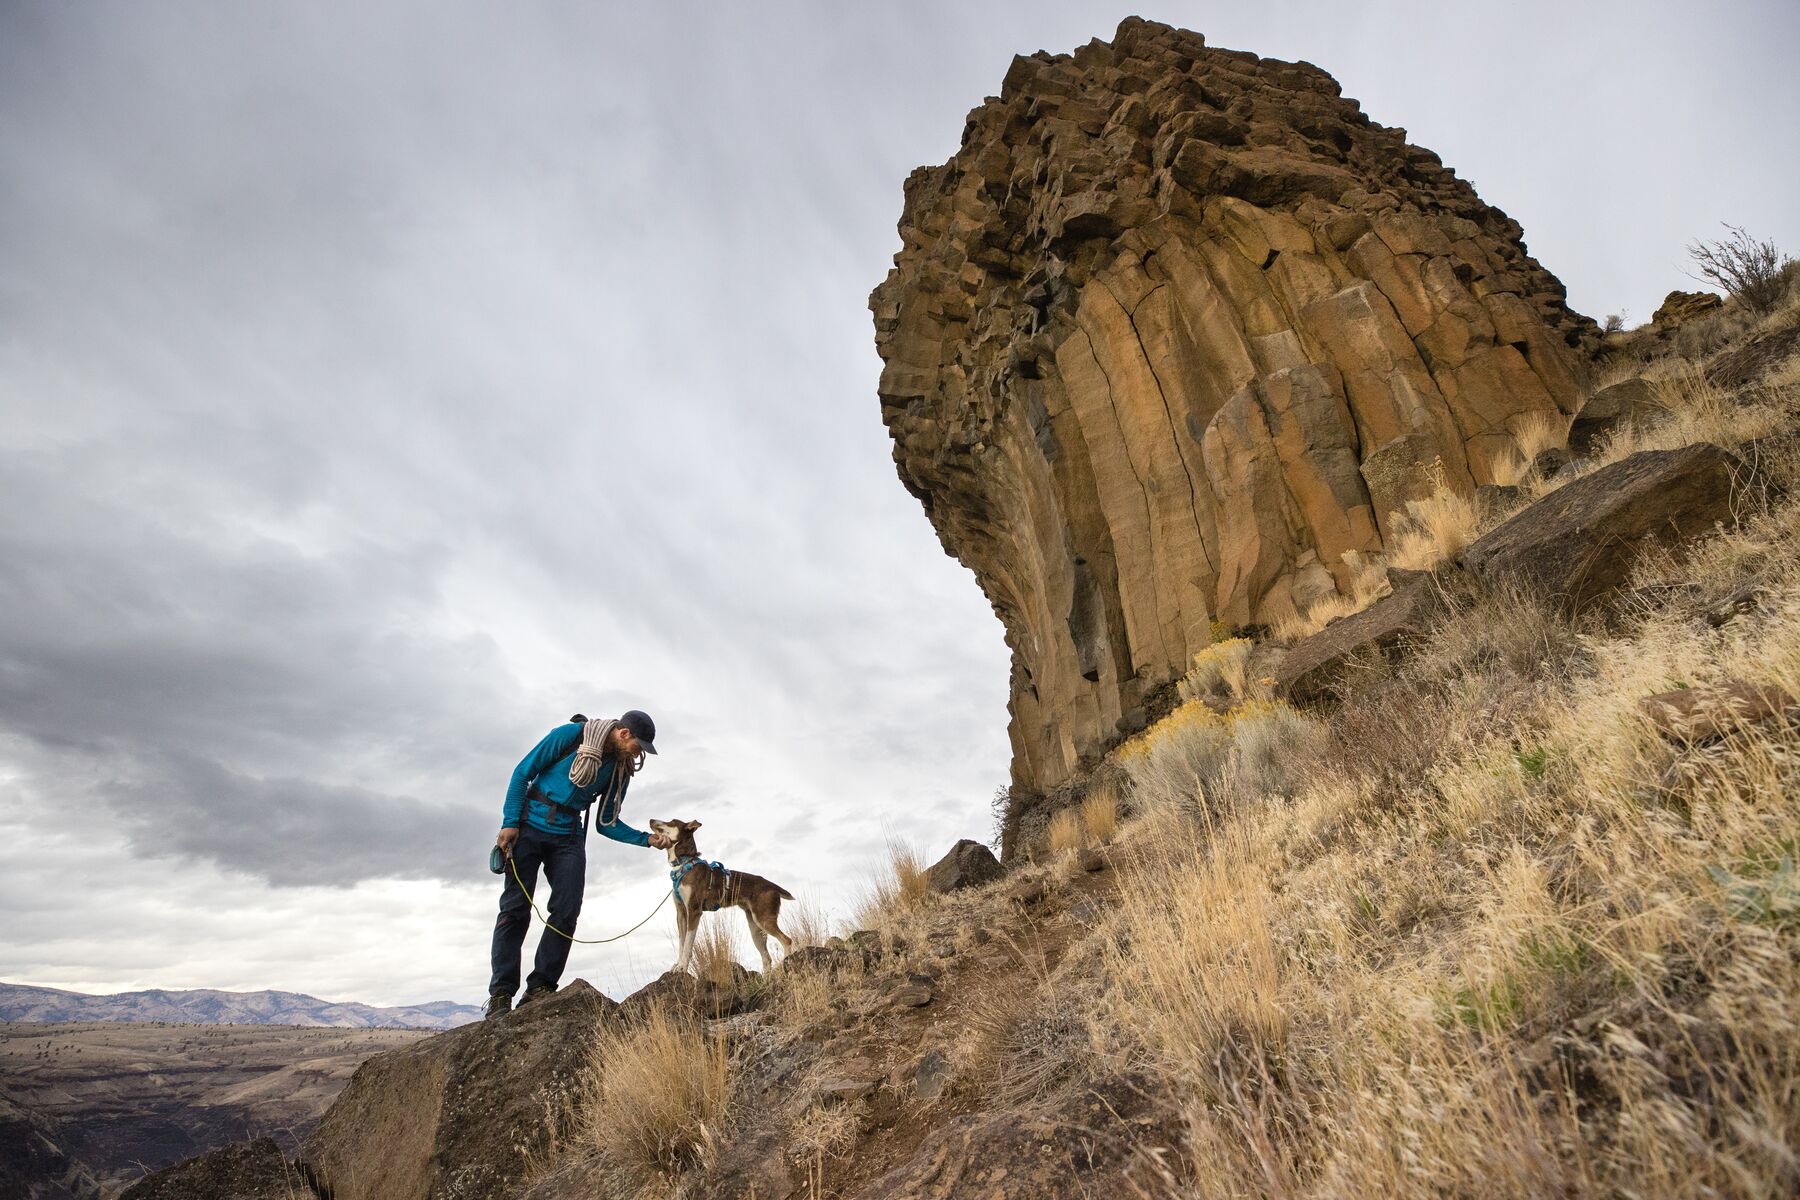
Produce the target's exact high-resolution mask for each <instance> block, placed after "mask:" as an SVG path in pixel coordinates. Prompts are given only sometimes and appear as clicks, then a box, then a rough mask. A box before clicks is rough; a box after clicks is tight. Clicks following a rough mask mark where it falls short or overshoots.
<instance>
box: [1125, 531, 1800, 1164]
mask: <svg viewBox="0 0 1800 1200" xmlns="http://www.w3.org/2000/svg"><path fill="white" fill-rule="evenodd" d="M1797 563H1800V511H1797V510H1796V509H1793V508H1788V509H1784V510H1779V511H1777V512H1776V513H1774V514H1772V515H1770V516H1767V517H1765V518H1759V519H1757V520H1755V521H1753V522H1752V523H1751V524H1750V525H1749V526H1748V527H1746V528H1744V529H1742V530H1740V531H1738V532H1735V533H1732V534H1728V535H1725V536H1721V537H1715V538H1713V539H1711V540H1710V541H1708V542H1707V543H1705V544H1704V545H1703V546H1701V547H1699V548H1698V551H1697V554H1696V556H1695V557H1694V558H1693V559H1691V560H1690V561H1688V562H1687V563H1686V564H1685V565H1682V564H1677V563H1675V562H1674V560H1672V559H1667V560H1661V561H1658V562H1652V563H1650V564H1649V565H1648V566H1647V567H1646V571H1649V572H1652V573H1654V571H1656V570H1664V571H1667V572H1670V573H1675V572H1680V573H1681V577H1683V578H1689V579H1699V580H1704V581H1707V586H1709V587H1713V588H1716V589H1719V590H1725V589H1728V588H1729V587H1730V586H1732V581H1733V580H1734V579H1738V578H1742V577H1744V576H1745V575H1747V574H1748V575H1751V576H1753V577H1755V578H1756V579H1757V581H1758V584H1759V586H1760V587H1762V588H1763V589H1764V595H1765V599H1764V601H1763V604H1762V607H1761V608H1760V609H1759V610H1758V613H1757V614H1756V616H1755V617H1754V618H1751V619H1741V620H1739V621H1734V622H1732V623H1730V624H1728V625H1726V626H1724V627H1723V628H1722V629H1720V630H1718V631H1714V630H1712V629H1710V628H1709V627H1708V626H1707V625H1706V624H1705V623H1704V622H1700V621H1698V620H1696V619H1695V615H1694V612H1693V611H1691V610H1690V611H1683V610H1680V609H1679V608H1677V609H1673V610H1669V611H1663V612H1654V613H1650V614H1647V615H1645V616H1643V617H1642V618H1641V619H1640V620H1639V622H1638V623H1637V624H1636V625H1634V626H1632V627H1630V628H1628V629H1626V630H1624V631H1622V632H1621V631H1617V630H1614V631H1608V630H1606V629H1604V628H1601V627H1597V626H1596V627H1584V628H1580V629H1572V628H1567V627H1565V628H1564V629H1562V630H1556V629H1551V628H1549V627H1548V624H1547V623H1549V622H1553V621H1556V620H1559V619H1560V618H1557V617H1556V616H1555V615H1554V614H1553V613H1552V612H1550V610H1544V611H1542V612H1531V613H1527V614H1526V619H1523V620H1519V621H1514V620H1513V616H1514V613H1513V610H1514V609H1515V608H1516V607H1517V606H1518V604H1519V601H1518V600H1517V599H1516V598H1511V597H1504V596H1501V597H1490V598H1488V600H1487V601H1485V604H1486V605H1487V606H1488V608H1487V610H1486V611H1481V610H1480V608H1479V606H1478V607H1477V609H1474V610H1471V611H1469V612H1467V613H1465V614H1462V615H1461V616H1459V617H1458V618H1457V619H1455V620H1454V621H1453V622H1452V625H1451V627H1449V628H1447V630H1446V633H1445V635H1444V638H1445V645H1443V646H1442V647H1440V648H1437V649H1436V650H1433V649H1432V648H1429V647H1428V648H1427V649H1426V651H1425V652H1423V653H1421V654H1419V655H1417V656H1416V657H1415V658H1414V659H1412V660H1409V663H1408V665H1407V666H1406V668H1405V669H1404V670H1403V671H1402V673H1401V675H1400V676H1398V677H1397V678H1396V679H1395V680H1394V681H1393V683H1392V685H1391V686H1389V687H1388V688H1386V689H1384V690H1382V691H1381V692H1380V693H1379V694H1377V695H1375V696H1372V697H1370V698H1369V699H1368V700H1367V701H1366V704H1367V705H1368V707H1369V711H1368V713H1366V714H1364V713H1362V712H1359V711H1358V710H1357V705H1358V701H1356V700H1352V701H1351V702H1349V705H1348V706H1347V707H1346V709H1345V710H1344V711H1343V712H1341V713H1339V714H1338V715H1337V716H1335V717H1334V718H1333V719H1332V723H1333V724H1334V725H1336V724H1343V725H1344V726H1345V727H1346V728H1367V729H1370V730H1379V729H1381V728H1383V726H1384V718H1385V723H1386V724H1388V725H1391V724H1392V723H1393V720H1394V716H1395V714H1393V711H1392V707H1391V706H1392V705H1393V704H1395V703H1396V702H1397V701H1399V702H1403V703H1405V704H1407V705H1412V706H1416V707H1419V708H1420V711H1421V712H1425V713H1430V714H1432V715H1431V716H1429V718H1428V719H1427V720H1426V721H1425V723H1424V726H1423V728H1424V729H1425V730H1426V731H1427V733H1426V734H1425V735H1423V736H1421V737H1420V738H1419V739H1418V744H1417V746H1416V748H1415V749H1406V748H1405V747H1404V746H1402V745H1401V744H1398V743H1396V744H1394V745H1392V746H1383V745H1380V744H1374V745H1370V744H1368V742H1369V738H1368V737H1366V736H1364V735H1357V738H1356V741H1357V749H1358V751H1359V752H1361V753H1364V754H1366V755H1367V756H1368V757H1369V758H1370V759H1371V760H1373V759H1377V758H1381V757H1383V756H1385V755H1389V754H1391V753H1399V752H1401V751H1403V750H1404V752H1405V753H1407V754H1411V755H1412V756H1413V757H1411V758H1410V759H1409V760H1408V761H1409V764H1410V765H1409V766H1408V767H1407V768H1406V769H1405V770H1404V771H1400V772H1388V771H1379V770H1366V771H1365V770H1357V771H1346V770H1344V769H1343V762H1344V760H1343V758H1342V754H1343V750H1342V748H1341V743H1340V742H1339V740H1338V739H1337V738H1336V737H1335V735H1331V736H1327V731H1325V730H1324V729H1323V728H1322V727H1320V728H1314V729H1312V730H1310V731H1309V730H1308V729H1307V728H1306V725H1307V724H1308V723H1309V719H1308V718H1306V717H1304V716H1303V715H1301V714H1290V715H1284V716H1282V717H1280V718H1276V719H1271V718H1270V715H1269V714H1264V715H1263V716H1262V718H1261V719H1259V720H1248V721H1247V720H1238V721H1229V722H1228V721H1225V720H1223V719H1219V720H1212V721H1208V720H1196V719H1194V718H1191V717H1190V718H1188V719H1187V720H1185V721H1184V722H1181V723H1178V724H1177V725H1175V726H1173V727H1171V728H1169V729H1167V730H1163V731H1162V732H1161V733H1160V734H1159V733H1158V730H1159V728H1160V727H1153V728H1152V729H1151V730H1150V731H1148V732H1147V734H1146V735H1145V737H1144V738H1143V739H1140V741H1141V742H1142V743H1143V744H1142V745H1140V746H1139V747H1138V748H1137V749H1136V750H1135V751H1134V754H1133V756H1132V757H1133V758H1134V759H1135V760H1136V761H1137V764H1138V769H1137V770H1135V771H1134V770H1132V766H1131V762H1130V761H1127V763H1126V766H1127V770H1128V772H1129V773H1130V774H1131V778H1132V780H1133V784H1134V788H1135V789H1136V792H1135V794H1134V798H1133V799H1134V806H1140V807H1141V806H1146V805H1147V806H1148V808H1149V811H1148V812H1147V813H1146V815H1145V816H1143V817H1140V818H1136V823H1135V824H1134V825H1133V826H1131V827H1130V828H1129V829H1128V830H1127V831H1126V833H1125V835H1124V839H1123V840H1124V842H1125V844H1128V845H1131V846H1133V847H1134V848H1135V851H1136V852H1135V854H1134V855H1133V856H1132V857H1131V858H1130V859H1129V860H1127V861H1126V862H1125V863H1124V864H1123V866H1122V869H1121V901H1120V905H1119V908H1118V910H1117V911H1116V912H1115V914H1114V918H1113V923H1112V924H1111V926H1109V927H1108V929H1107V930H1106V931H1105V932H1104V937H1105V939H1106V954H1107V970H1106V972H1105V973H1104V974H1105V977H1106V978H1107V979H1108V981H1109V987H1108V989H1107V992H1106V995H1105V997H1104V999H1103V1000H1102V1001H1101V1002H1100V1003H1099V1004H1098V1005H1097V1008H1096V1012H1095V1015H1094V1019H1093V1021H1092V1029H1091V1032H1092V1035H1093V1037H1094V1038H1095V1040H1096V1041H1103V1042H1108V1043H1109V1045H1110V1052H1111V1053H1112V1054H1113V1055H1115V1056H1117V1057H1118V1058H1120V1059H1121V1060H1122V1061H1123V1062H1126V1063H1133V1064H1136V1066H1137V1068H1138V1069H1143V1070H1148V1071H1150V1072H1151V1073H1152V1074H1154V1075H1155V1076H1156V1077H1158V1078H1160V1079H1162V1080H1165V1081H1167V1082H1168V1083H1170V1084H1171V1085H1172V1086H1174V1087H1175V1088H1176V1089H1177V1091H1178V1093H1179V1094H1180V1095H1182V1096H1183V1097H1185V1100H1184V1105H1185V1113H1186V1120H1187V1131H1188V1135H1189V1136H1188V1142H1187V1147H1186V1152H1185V1154H1184V1155H1183V1156H1181V1157H1179V1158H1178V1159H1173V1160H1169V1161H1168V1164H1167V1170H1166V1175H1165V1180H1164V1182H1165V1185H1166V1188H1167V1191H1168V1192H1169V1194H1171V1195H1199V1194H1204V1195H1209V1196H1211V1195H1220V1196H1244V1197H1251V1196H1254V1197H1319V1198H1324V1197H1332V1198H1336V1197H1346V1198H1352V1200H1354V1198H1359V1197H1370V1198H1374V1197H1380V1198H1382V1200H1393V1198H1397V1197H1428V1196H1429V1197H1436V1196H1468V1197H1485V1196H1538V1195H1557V1196H1584V1197H1585V1196H1596V1197H1598V1196H1619V1195H1628V1196H1630V1195H1635V1196H1722V1197H1752V1196H1771V1195H1791V1194H1795V1191H1796V1189H1800V1103H1797V1102H1796V1101H1797V1099H1800V950H1797V949H1796V948H1795V943H1794V941H1793V938H1794V934H1795V930H1794V929H1792V928H1790V927H1788V926H1787V925H1786V924H1784V923H1783V922H1784V920H1785V918H1782V917H1781V916H1780V915H1779V914H1780V913H1781V912H1782V911H1784V910H1783V909H1781V907H1780V905H1779V904H1778V903H1777V902H1776V900H1775V899H1774V897H1775V896H1776V895H1777V892H1778V889H1781V888H1786V887H1788V886H1789V885H1788V884H1787V883H1786V882H1785V880H1786V876H1784V875H1782V874H1781V871H1782V869H1783V868H1782V867H1781V865H1780V864H1781V862H1782V859H1783V858H1784V856H1787V855H1792V854H1793V852H1794V842H1795V834H1794V830H1795V829H1796V828H1800V727H1797V726H1796V724H1795V722H1794V721H1793V720H1792V719H1791V718H1790V719H1776V720H1773V721H1770V722H1767V723H1765V724H1763V725H1761V726H1758V727H1756V728H1754V729H1751V730H1748V731H1745V732H1742V733H1739V734H1737V735H1735V736H1734V737H1733V739H1731V740H1730V741H1729V742H1728V743H1726V744H1724V745H1719V746H1712V747H1698V748H1696V747H1683V746H1680V745H1676V744H1672V743H1670V742H1668V741H1667V740H1666V739H1664V738H1663V737H1661V736H1660V735H1658V734H1657V733H1656V732H1655V730H1653V729H1652V728H1651V727H1650V726H1649V724H1648V723H1647V722H1646V721H1645V720H1644V719H1643V718H1642V717H1641V716H1640V714H1639V711H1638V703H1637V702H1638V700H1639V699H1640V698H1641V697H1643V696H1645V695H1648V694H1651V693H1654V692H1658V691H1665V690H1668V689H1670V688H1674V687H1680V686H1691V685H1699V684H1703V683H1708V682H1717V681H1721V680H1724V679H1727V678H1745V679H1748V680H1750V681H1751V682H1753V683H1758V684H1764V685H1772V686H1777V687H1781V688H1785V689H1787V690H1788V692H1789V694H1790V695H1796V696H1800V566H1797V565H1796V564H1797ZM1694 603H1695V604H1700V603H1702V602H1701V601H1699V600H1696V601H1695V602H1694ZM1509 622H1510V623H1512V624H1516V625H1517V626H1518V628H1519V629H1520V630H1522V632H1518V633H1517V634H1516V635H1515V634H1512V633H1506V632H1504V631H1505V630H1506V628H1507V627H1508V625H1509ZM1484 629H1485V630H1487V631H1488V632H1486V633H1483V632H1482V630H1484ZM1515 643H1516V645H1515ZM1428 698H1429V699H1428ZM1178 711H1179V710H1178ZM1280 721H1286V722H1289V724H1288V725H1287V726H1286V727H1285V728H1284V727H1280V726H1279V725H1278V722H1280ZM1310 723H1311V724H1313V725H1314V726H1318V724H1319V723H1318V722H1310ZM1258 738H1260V739H1261V740H1262V741H1263V742H1264V743H1265V747H1264V750H1265V751H1267V750H1268V749H1269V748H1270V747H1273V748H1274V749H1275V753H1274V754H1273V755H1272V756H1267V757H1265V756H1264V755H1261V754H1259V753H1258V752H1256V751H1254V750H1253V749H1251V748H1247V747H1246V746H1245V745H1243V744H1241V743H1243V742H1245V741H1247V740H1252V739H1258ZM1159 759H1160V760H1161V761H1160V762H1158V761H1157V760H1159ZM1259 760H1260V761H1261V762H1262V765H1261V766H1260V767H1259V766H1257V765H1256V764H1257V763H1258V762H1259ZM1153 764H1154V766H1153ZM1782 894H1785V893H1782Z"/></svg>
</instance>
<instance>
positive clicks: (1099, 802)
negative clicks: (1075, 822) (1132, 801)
mask: <svg viewBox="0 0 1800 1200" xmlns="http://www.w3.org/2000/svg"><path fill="white" fill-rule="evenodd" d="M1081 824H1082V828H1083V829H1085V830H1086V831H1087V841H1088V845H1090V846H1104V845H1106V843H1108V842H1110V841H1112V840H1113V837H1114V836H1115V835H1116V834H1117V833H1118V829H1119V789H1118V788H1117V787H1116V786H1114V785H1113V784H1111V783H1103V784H1097V785H1096V786H1094V787H1092V788H1089V789H1088V793H1087V795H1086V796H1083V797H1082V799H1081Z"/></svg>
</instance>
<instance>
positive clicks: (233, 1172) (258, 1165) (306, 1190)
mask: <svg viewBox="0 0 1800 1200" xmlns="http://www.w3.org/2000/svg"><path fill="white" fill-rule="evenodd" d="M70 1194H71V1195H73V1194H75V1193H70ZM312 1195H314V1192H313V1190H312V1188H311V1187H310V1186H308V1184H307V1182H306V1179H305V1177H304V1176H303V1175H302V1174H301V1172H300V1170H299V1168H297V1167H296V1166H295V1165H294V1164H292V1163H290V1162H288V1161H287V1159H286V1158H285V1157H284V1156H283V1155H282V1153H281V1147H280V1146H278V1145H276V1144H275V1139H274V1138H269V1137H259V1138H257V1139H256V1140H254V1141H249V1142H238V1143H236V1144H235V1145H231V1146H221V1147H220V1148H219V1149H217V1150H208V1151H207V1152H206V1153H205V1154H200V1155H196V1156H195V1157H193V1158H190V1159H188V1160H187V1161H186V1162H181V1163H177V1164H175V1165H174V1166H172V1167H169V1168H167V1169H165V1170H161V1171H158V1172H157V1173H156V1174H154V1175H147V1176H145V1177H144V1178H143V1179H141V1180H139V1181H138V1182H137V1183H135V1184H133V1185H132V1186H130V1187H128V1188H126V1189H125V1191H124V1192H123V1193H122V1194H121V1195H120V1197H119V1200H294V1198H295V1197H297V1196H306V1197H310V1196H312Z"/></svg>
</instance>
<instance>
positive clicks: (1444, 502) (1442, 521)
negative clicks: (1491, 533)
mask: <svg viewBox="0 0 1800 1200" xmlns="http://www.w3.org/2000/svg"><path fill="white" fill-rule="evenodd" d="M1475 524H1476V521H1475V505H1474V504H1473V503H1472V502H1471V501H1470V499H1469V498H1468V497H1467V496H1465V495H1463V494H1462V493H1460V492H1458V491H1456V490H1454V489H1452V488H1451V487H1449V486H1448V485H1445V484H1442V483H1440V485H1439V487H1438V489H1437V491H1435V492H1433V493H1432V494H1431V495H1429V496H1427V497H1425V498H1424V499H1422V500H1408V501H1407V502H1406V511H1405V512H1404V513H1398V514H1396V515H1395V520H1394V536H1393V537H1392V538H1390V539H1389V540H1388V547H1387V560H1388V565H1389V566H1391V567H1401V568H1404V569H1406V570H1409V571H1429V570H1431V569H1432V568H1433V567H1435V566H1437V565H1438V564H1439V563H1442V562H1446V561H1448V560H1450V559H1453V558H1455V557H1456V556H1457V555H1459V554H1461V553H1462V552H1463V548H1464V547H1466V546H1467V545H1468V544H1469V543H1470V542H1471V541H1473V540H1474V539H1475Z"/></svg>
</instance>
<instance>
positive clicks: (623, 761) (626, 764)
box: [600, 738, 641, 775]
mask: <svg viewBox="0 0 1800 1200" xmlns="http://www.w3.org/2000/svg"><path fill="white" fill-rule="evenodd" d="M600 757H602V758H605V759H609V760H610V761H612V762H613V763H614V764H615V767H614V769H615V770H623V771H624V772H625V773H626V774H627V775H635V774H637V769H638V763H639V762H640V761H641V759H640V757H639V756H638V755H636V754H627V753H625V751H624V749H623V748H622V747H620V745H619V743H618V741H617V740H615V739H613V738H608V739H607V740H606V752H605V753H604V754H602V755H601V756H600Z"/></svg>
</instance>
